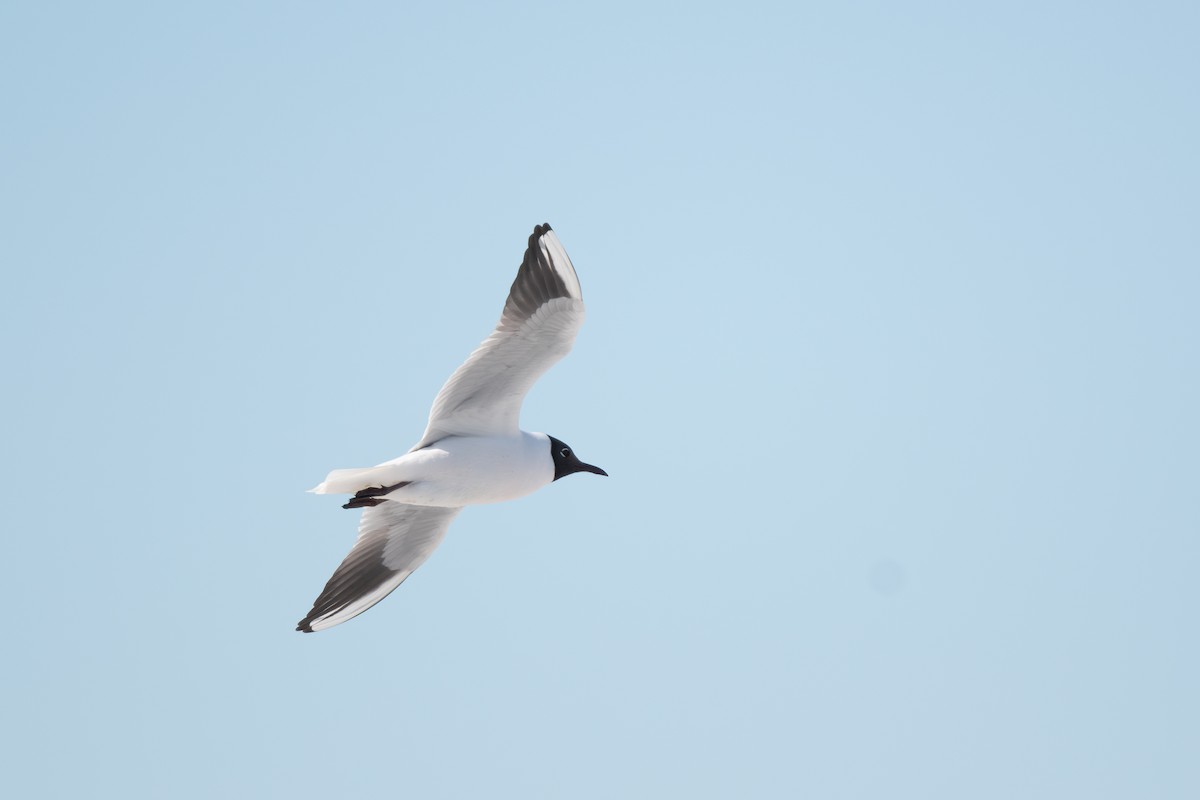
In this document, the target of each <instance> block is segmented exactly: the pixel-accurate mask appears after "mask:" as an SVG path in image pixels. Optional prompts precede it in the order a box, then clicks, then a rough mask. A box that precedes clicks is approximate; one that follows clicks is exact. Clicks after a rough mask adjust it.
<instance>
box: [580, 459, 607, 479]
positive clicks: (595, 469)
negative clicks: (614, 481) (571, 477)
mask: <svg viewBox="0 0 1200 800" xmlns="http://www.w3.org/2000/svg"><path fill="white" fill-rule="evenodd" d="M579 466H580V468H581V469H582V470H583V471H584V472H590V473H592V474H593V475H603V476H604V477H606V478H607V477H608V473H607V472H605V471H604V470H602V469H600V468H599V467H593V466H592V465H591V464H584V463H583V462H582V461H580V462H579Z"/></svg>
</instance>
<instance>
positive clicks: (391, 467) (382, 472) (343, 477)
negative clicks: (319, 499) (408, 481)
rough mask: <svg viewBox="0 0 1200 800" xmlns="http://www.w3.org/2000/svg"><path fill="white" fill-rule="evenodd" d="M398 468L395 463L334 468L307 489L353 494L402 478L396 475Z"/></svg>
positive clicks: (322, 492) (326, 492)
mask: <svg viewBox="0 0 1200 800" xmlns="http://www.w3.org/2000/svg"><path fill="white" fill-rule="evenodd" d="M399 472H400V469H398V465H396V464H381V465H380V466H378V467H358V468H355V469H335V470H334V471H333V472H331V473H329V474H328V475H326V476H325V480H323V481H322V482H321V483H319V484H317V485H316V486H314V487H313V488H311V489H309V490H308V491H310V492H312V493H313V494H354V493H355V492H358V491H360V490H362V489H368V488H370V487H372V486H391V485H392V484H394V483H399V482H400V481H402V480H404V479H403V478H400V477H397V475H398V474H399Z"/></svg>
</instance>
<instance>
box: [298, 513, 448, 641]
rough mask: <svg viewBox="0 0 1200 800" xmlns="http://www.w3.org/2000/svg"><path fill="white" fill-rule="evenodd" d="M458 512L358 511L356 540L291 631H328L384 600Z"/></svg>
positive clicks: (438, 540) (436, 542) (434, 544)
mask: <svg viewBox="0 0 1200 800" xmlns="http://www.w3.org/2000/svg"><path fill="white" fill-rule="evenodd" d="M461 510H462V509H459V508H438V507H434V506H409V505H403V504H401V503H395V502H390V501H389V502H384V503H381V504H379V505H377V506H375V507H374V508H368V509H367V510H366V511H364V512H363V515H362V521H360V522H359V523H358V541H357V542H355V543H354V547H353V549H351V550H350V555H348V556H346V559H345V560H344V561H342V563H341V566H339V567H338V568H337V569H336V570H335V571H334V573H333V577H332V578H330V579H329V582H328V583H326V584H325V589H324V590H323V591H322V592H321V595H320V596H319V597H318V598H317V599H316V602H314V603H313V607H312V611H309V612H308V616H306V617H305V618H304V619H302V620H300V623H299V624H298V625H296V630H298V631H304V632H305V633H312V632H313V631H320V630H324V629H325V628H332V627H333V626H334V625H338V624H340V623H342V622H345V621H346V620H348V619H350V618H351V617H356V616H358V615H359V614H361V613H362V612H364V611H366V610H367V609H368V608H370V607H371V606H373V605H375V604H376V603H378V602H379V601H380V600H382V599H383V598H385V597H387V596H388V595H389V594H390V593H391V592H392V590H393V589H395V588H396V587H397V586H399V585H400V584H401V583H403V582H404V579H405V578H407V577H408V576H409V575H411V574H412V573H413V571H414V570H416V568H417V567H419V566H421V564H423V563H424V562H425V559H427V558H429V554H430V553H432V552H433V551H434V548H436V547H437V546H438V545H439V544H441V541H442V538H443V537H444V536H445V535H446V529H447V528H448V527H450V521H451V520H453V519H454V517H455V516H456V515H457V514H458V512H459V511H461Z"/></svg>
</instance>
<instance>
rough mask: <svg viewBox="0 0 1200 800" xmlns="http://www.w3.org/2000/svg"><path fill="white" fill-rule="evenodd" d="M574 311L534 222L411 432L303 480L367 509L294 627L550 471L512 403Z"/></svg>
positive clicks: (333, 616) (341, 613) (395, 581)
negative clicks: (500, 289)
mask: <svg viewBox="0 0 1200 800" xmlns="http://www.w3.org/2000/svg"><path fill="white" fill-rule="evenodd" d="M583 318H584V309H583V293H582V292H581V291H580V288H579V278H578V276H577V275H576V274H575V268H574V267H573V266H572V265H571V259H569V258H568V257H567V253H566V251H565V250H564V249H563V246H562V244H560V243H559V241H558V237H557V236H555V235H554V232H553V231H551V230H550V226H549V225H539V226H537V227H536V228H534V230H533V235H532V236H530V237H529V246H528V248H527V249H526V250H525V257H524V260H523V261H522V262H521V266H520V268H519V269H518V271H517V277H516V279H515V280H514V281H513V284H512V288H511V289H510V290H509V294H508V299H507V300H506V301H505V304H504V310H503V311H502V313H501V315H500V321H499V323H498V324H497V325H496V328H495V330H493V331H492V334H491V336H489V337H488V338H487V339H485V340H484V341H483V343H482V344H480V345H479V347H478V348H476V349H475V352H473V353H471V355H470V356H469V357H468V358H467V360H466V362H465V363H463V365H462V366H460V367H459V368H458V369H457V370H456V371H455V372H454V374H453V375H451V376H450V379H449V380H448V381H446V384H445V386H443V387H442V390H441V392H439V393H438V396H437V398H436V399H435V400H434V401H433V409H432V410H431V411H430V413H429V423H428V425H427V426H426V428H425V433H424V435H422V437H421V439H420V441H418V442H417V444H416V445H414V446H413V448H412V449H411V450H409V452H408V453H406V454H405V455H403V456H401V457H400V458H397V459H394V460H392V461H388V462H387V463H384V464H380V465H378V466H375V467H366V468H361V469H337V470H334V471H333V472H331V473H329V475H328V477H326V478H325V480H324V481H323V482H322V483H321V484H320V485H319V486H317V487H316V488H315V489H311V490H310V491H313V492H316V493H317V494H343V493H344V494H353V495H355V498H354V499H352V500H351V501H350V503H348V504H347V505H346V508H356V507H358V506H360V505H361V506H365V508H364V510H363V514H362V517H361V518H360V520H359V526H358V540H357V541H356V542H355V544H354V547H353V548H352V549H351V550H350V553H349V555H347V556H346V558H345V559H344V560H343V561H342V563H341V565H339V566H338V568H337V569H336V570H335V571H334V573H333V576H332V577H331V578H330V579H329V581H328V582H327V583H326V584H325V589H324V590H323V591H322V592H321V594H320V595H319V596H318V597H317V599H316V601H315V602H314V603H313V608H312V610H311V611H310V612H309V613H308V615H307V616H305V618H304V619H302V620H301V621H300V623H299V624H298V625H297V626H296V629H297V630H301V631H305V632H312V631H317V630H322V629H324V628H329V627H332V626H334V625H337V624H339V623H341V622H344V621H346V620H347V619H350V618H351V617H353V616H355V615H356V614H360V613H362V612H363V611H365V610H366V609H368V608H370V607H371V606H373V605H374V604H375V603H378V602H379V601H380V600H382V599H383V598H384V597H386V596H387V594H388V593H389V592H390V591H392V590H393V589H395V588H396V587H397V586H399V585H400V584H401V583H402V582H403V581H404V579H405V578H407V577H408V576H409V575H410V574H412V571H413V570H415V569H416V568H417V567H419V566H420V565H421V564H422V563H423V562H424V561H425V559H426V558H428V557H429V554H430V553H432V552H433V550H434V549H435V548H436V547H437V546H438V543H439V542H441V540H442V538H443V537H444V536H445V535H446V529H447V528H448V527H449V526H450V522H451V521H452V520H453V519H454V517H455V516H456V515H457V514H458V512H459V510H460V509H461V508H462V507H463V506H470V505H477V504H480V503H499V502H502V501H504V500H512V499H514V498H517V497H523V496H525V495H527V494H529V493H531V492H534V491H536V490H538V489H540V488H541V487H543V486H545V485H547V484H549V483H551V482H552V481H553V480H554V476H555V470H556V467H555V461H554V455H553V454H552V453H551V450H550V445H551V440H550V437H549V436H546V435H545V434H544V433H526V432H525V431H522V430H521V429H520V428H519V427H518V422H519V419H520V413H521V401H522V400H524V398H525V394H526V393H527V392H528V391H529V389H530V387H532V386H533V384H534V382H535V381H537V379H538V378H539V377H540V376H541V375H542V373H544V372H545V371H546V370H548V369H549V368H550V367H551V366H552V365H553V364H554V363H555V362H557V361H558V360H559V359H561V358H562V357H563V356H565V355H566V354H567V352H568V351H570V349H571V344H572V343H573V342H574V341H575V335H576V333H578V332H579V327H580V326H581V325H582V324H583ZM566 452H568V451H567V449H566V448H563V450H562V453H566ZM602 474H603V473H602ZM401 483H403V484H405V485H404V486H397V484H401ZM393 486H395V487H396V488H395V489H393V490H391V491H389V492H388V493H387V494H381V492H383V491H387V489H388V487H393ZM356 503H357V505H355V504H356Z"/></svg>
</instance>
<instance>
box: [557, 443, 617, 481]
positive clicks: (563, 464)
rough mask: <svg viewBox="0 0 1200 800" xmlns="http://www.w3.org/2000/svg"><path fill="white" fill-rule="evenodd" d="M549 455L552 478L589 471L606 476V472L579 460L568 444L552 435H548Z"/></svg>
mask: <svg viewBox="0 0 1200 800" xmlns="http://www.w3.org/2000/svg"><path fill="white" fill-rule="evenodd" d="M550 455H551V457H552V458H553V459H554V480H558V479H559V478H565V477H567V476H568V475H570V474H572V473H574V472H591V473H594V474H596V475H603V476H605V477H608V473H607V472H605V471H604V470H602V469H600V468H599V467H593V466H592V465H591V464H585V463H583V462H582V461H580V460H579V459H578V458H576V457H575V451H574V450H572V449H571V447H570V445H568V444H567V443H566V442H563V441H562V440H560V439H555V438H554V437H553V436H551V437H550Z"/></svg>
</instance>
